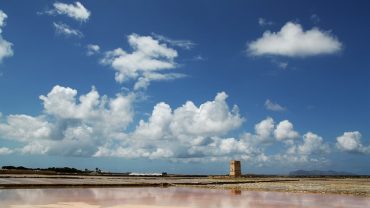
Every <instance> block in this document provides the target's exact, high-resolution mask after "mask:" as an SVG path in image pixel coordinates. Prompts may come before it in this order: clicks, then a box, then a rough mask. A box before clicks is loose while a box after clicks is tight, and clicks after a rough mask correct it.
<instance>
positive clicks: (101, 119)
mask: <svg viewBox="0 0 370 208" xmlns="http://www.w3.org/2000/svg"><path fill="white" fill-rule="evenodd" d="M40 99H41V100H42V101H43V106H44V112H43V114H41V115H39V116H37V117H33V116H29V115H9V116H7V117H6V119H5V121H4V122H1V123H0V137H1V138H4V139H12V140H15V141H19V142H21V143H23V144H25V146H24V147H23V148H22V149H21V152H22V153H29V154H56V155H69V156H71V155H73V156H91V155H93V154H94V153H95V152H96V151H97V148H98V147H99V146H101V145H103V144H105V143H106V142H109V141H112V140H117V139H122V138H123V137H124V136H125V132H124V130H125V129H126V128H127V126H128V125H129V124H130V123H131V122H132V120H133V116H134V112H133V107H132V102H133V101H134V95H130V94H129V95H126V96H125V95H122V94H117V95H116V96H115V97H113V98H108V97H107V96H100V95H99V93H98V92H97V91H96V90H95V89H94V88H92V90H91V91H90V92H88V93H87V94H84V95H81V96H79V97H78V99H77V90H75V89H72V88H68V87H62V86H59V85H56V86H55V87H53V89H52V90H51V91H50V92H49V93H48V94H47V95H42V96H40Z"/></svg>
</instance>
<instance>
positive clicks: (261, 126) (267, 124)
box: [254, 117, 275, 141]
mask: <svg viewBox="0 0 370 208" xmlns="http://www.w3.org/2000/svg"><path fill="white" fill-rule="evenodd" d="M274 129H275V122H274V120H273V119H272V118H270V117H268V118H266V119H265V120H262V121H261V122H259V123H257V124H256V125H255V126H254V130H255V131H256V134H257V136H258V138H260V139H261V140H263V141H268V140H269V139H270V138H271V136H272V134H273V132H274Z"/></svg>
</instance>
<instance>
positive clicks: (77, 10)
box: [46, 1, 91, 22]
mask: <svg viewBox="0 0 370 208" xmlns="http://www.w3.org/2000/svg"><path fill="white" fill-rule="evenodd" d="M53 6H54V9H53V10H50V11H47V12H46V13H48V14H52V15H54V14H59V15H67V16H68V17H71V18H73V19H75V20H77V21H81V22H85V21H87V20H88V19H89V17H90V15H91V12H90V11H89V10H87V9H86V8H85V7H84V5H82V4H81V3H80V2H78V1H77V2H75V3H74V4H65V3H61V2H55V3H54V4H53Z"/></svg>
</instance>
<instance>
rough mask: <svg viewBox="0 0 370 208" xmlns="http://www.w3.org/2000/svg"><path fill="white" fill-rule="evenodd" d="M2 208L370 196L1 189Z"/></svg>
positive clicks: (337, 201)
mask: <svg viewBox="0 0 370 208" xmlns="http://www.w3.org/2000/svg"><path fill="white" fill-rule="evenodd" d="M0 207H1V208H134V207H136V208H155V207H157V208H170V207H172V208H175V207H176V208H180V207H181V208H185V207H186V208H188V207H192V208H198V207H199V208H204V207H212V208H267V207H269V208H270V207H271V208H294V207H305V208H306V207H307V208H308V207H309V208H331V207H335V208H342V207H343V208H351V207H356V208H360V207H361V208H364V207H370V198H363V197H355V196H346V195H323V194H298V193H282V192H253V191H237V190H214V189H198V188H175V187H171V188H62V189H2V190H0Z"/></svg>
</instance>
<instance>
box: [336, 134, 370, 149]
mask: <svg viewBox="0 0 370 208" xmlns="http://www.w3.org/2000/svg"><path fill="white" fill-rule="evenodd" d="M361 137H362V135H361V133H360V132H358V131H353V132H344V133H343V135H342V136H339V137H337V143H336V145H337V148H338V149H340V150H342V151H345V152H352V153H362V154H370V145H369V146H364V145H363V144H362V142H361Z"/></svg>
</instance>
